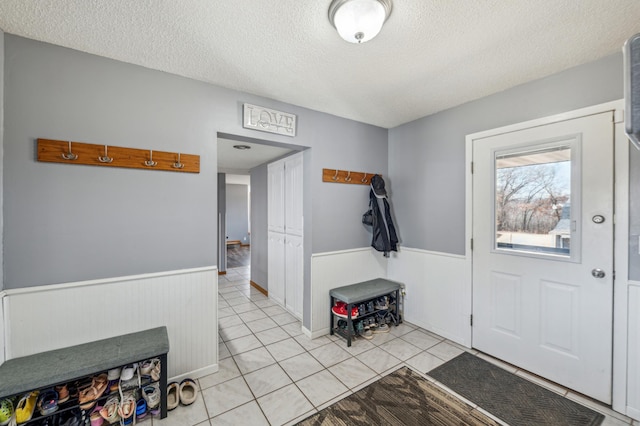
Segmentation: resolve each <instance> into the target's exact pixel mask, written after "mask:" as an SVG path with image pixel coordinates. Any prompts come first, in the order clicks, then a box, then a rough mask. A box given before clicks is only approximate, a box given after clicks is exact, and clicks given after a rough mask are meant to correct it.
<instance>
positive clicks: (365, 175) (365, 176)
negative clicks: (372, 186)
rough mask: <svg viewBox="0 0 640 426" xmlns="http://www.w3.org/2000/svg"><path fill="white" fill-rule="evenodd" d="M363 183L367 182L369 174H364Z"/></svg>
mask: <svg viewBox="0 0 640 426" xmlns="http://www.w3.org/2000/svg"><path fill="white" fill-rule="evenodd" d="M360 182H362V183H367V174H366V173H365V174H364V177H363V178H362V179H361V180H360Z"/></svg>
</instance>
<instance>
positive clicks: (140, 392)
mask: <svg viewBox="0 0 640 426" xmlns="http://www.w3.org/2000/svg"><path fill="white" fill-rule="evenodd" d="M145 345H146V346H145ZM168 350H169V342H168V337H167V333H166V328H165V327H159V328H157V329H151V330H146V331H142V332H137V333H131V334H129V335H123V336H117V337H114V338H110V339H104V340H100V341H95V342H90V343H86V344H82V345H78V346H74V347H69V348H62V349H57V350H54V351H49V352H43V353H39V354H35V355H30V356H27V357H21V358H14V359H11V360H8V361H6V362H5V363H4V364H2V365H0V425H3V424H18V425H30V426H88V425H91V426H101V425H105V426H106V425H135V424H141V423H143V422H145V421H146V420H147V419H151V418H152V417H159V418H165V417H166V415H167V352H168ZM8 413H11V418H10V419H9V420H8V421H7V415H8ZM4 421H7V423H4ZM149 424H151V422H149Z"/></svg>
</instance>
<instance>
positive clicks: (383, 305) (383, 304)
mask: <svg viewBox="0 0 640 426" xmlns="http://www.w3.org/2000/svg"><path fill="white" fill-rule="evenodd" d="M375 308H376V309H377V310H379V311H381V310H384V309H389V302H388V301H387V296H383V297H379V298H377V299H376V303H375Z"/></svg>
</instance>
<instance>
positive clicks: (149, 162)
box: [144, 149, 158, 167]
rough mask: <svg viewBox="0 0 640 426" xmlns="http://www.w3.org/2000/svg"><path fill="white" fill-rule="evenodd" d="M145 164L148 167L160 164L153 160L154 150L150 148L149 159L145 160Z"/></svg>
mask: <svg viewBox="0 0 640 426" xmlns="http://www.w3.org/2000/svg"><path fill="white" fill-rule="evenodd" d="M144 165H145V166H147V167H155V166H157V165H158V163H157V162H155V161H153V150H151V149H150V150H149V159H148V160H147V161H145V162H144Z"/></svg>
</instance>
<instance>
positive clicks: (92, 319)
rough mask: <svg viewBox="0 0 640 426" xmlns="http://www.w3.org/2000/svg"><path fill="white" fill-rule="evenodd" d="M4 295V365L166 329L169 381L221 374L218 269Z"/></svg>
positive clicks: (56, 287) (76, 284) (117, 279)
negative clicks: (129, 335) (16, 359)
mask: <svg viewBox="0 0 640 426" xmlns="http://www.w3.org/2000/svg"><path fill="white" fill-rule="evenodd" d="M5 293H6V294H5V296H4V298H3V306H4V328H3V329H4V335H5V356H6V359H11V358H15V357H19V356H24V355H30V354H33V353H37V352H42V351H47V350H52V349H58V348H62V347H67V346H71V345H77V344H80V343H84V342H89V341H93V340H99V339H104V338H108V337H113V336H117V335H120V334H126V333H132V332H136V331H141V330H145V329H149V328H153V327H159V326H163V325H164V326H166V327H167V331H168V334H169V344H170V350H169V354H168V360H167V362H168V364H169V369H168V376H169V377H170V378H172V379H181V378H184V377H193V378H197V377H201V376H204V375H206V374H211V373H213V372H216V371H217V370H218V273H217V268H216V267H215V266H214V267H206V268H196V269H185V270H179V271H171V272H162V273H153V274H144V275H136V276H128V277H119V278H109V279H102V280H93V281H83V282H76V283H68V284H58V285H47V286H38V287H29V288H23V289H10V290H5Z"/></svg>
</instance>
